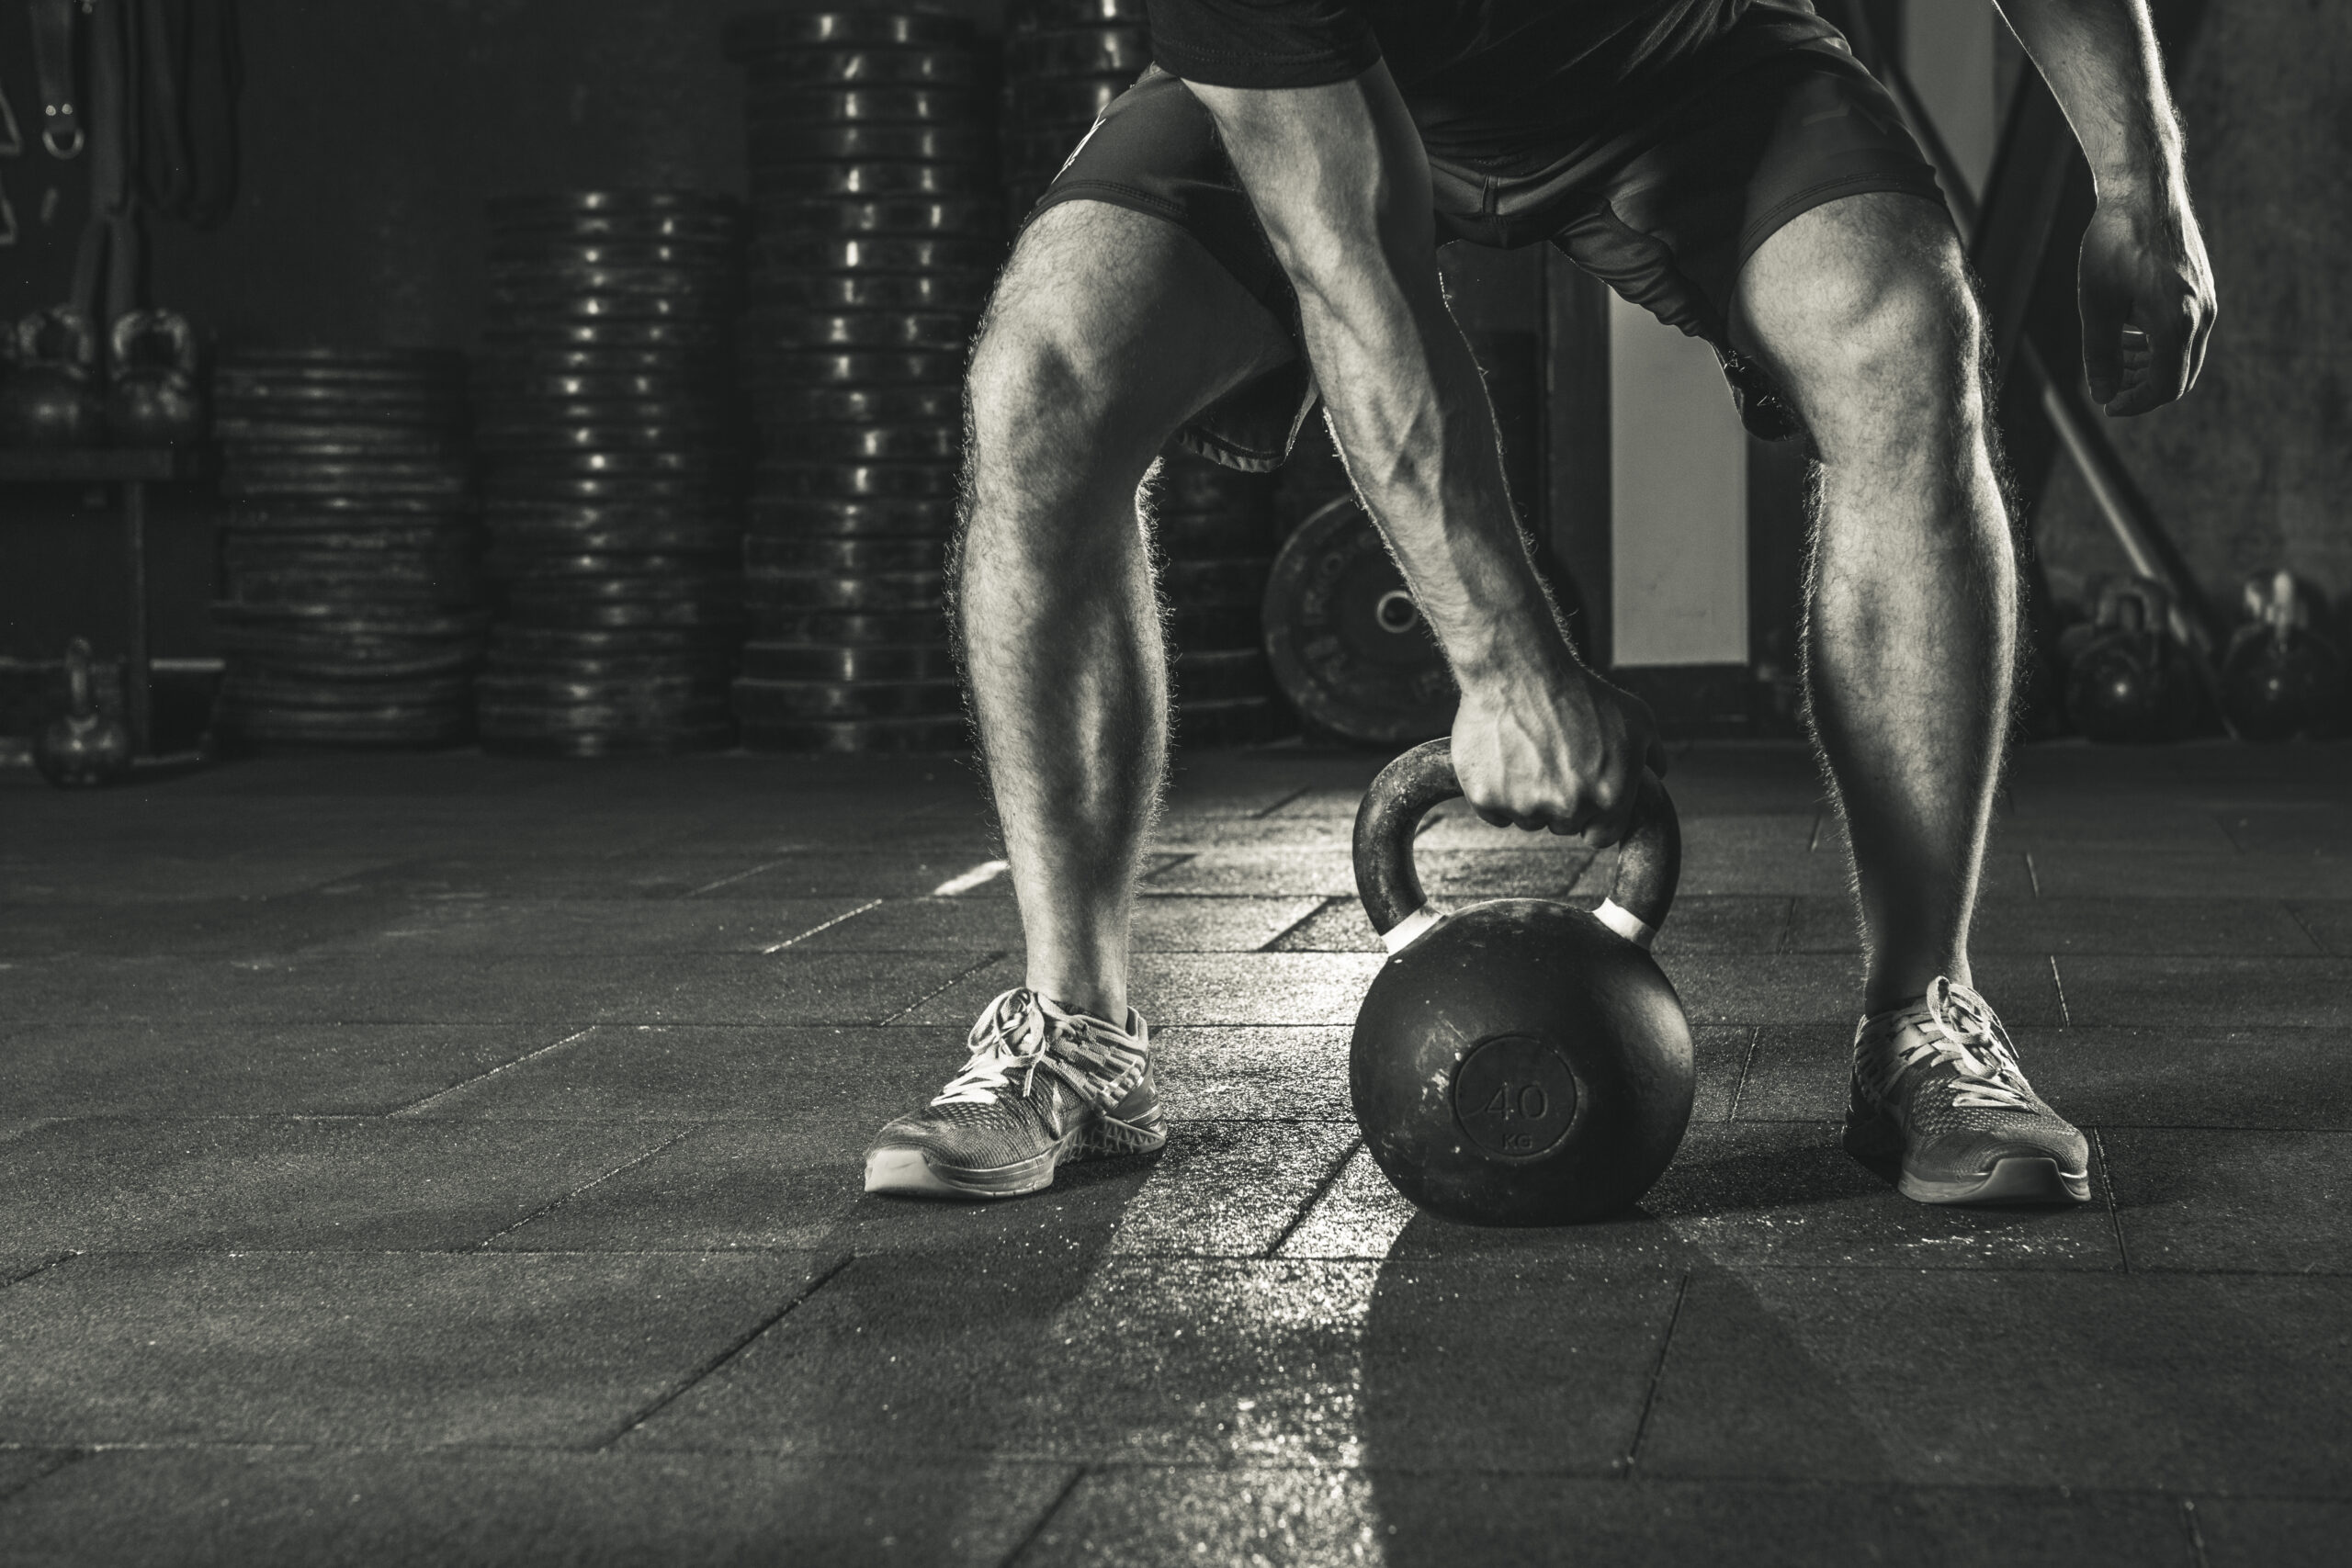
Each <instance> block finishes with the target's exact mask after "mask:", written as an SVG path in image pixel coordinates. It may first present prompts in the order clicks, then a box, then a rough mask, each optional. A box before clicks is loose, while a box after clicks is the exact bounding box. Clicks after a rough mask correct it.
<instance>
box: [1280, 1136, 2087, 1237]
mask: <svg viewBox="0 0 2352 1568" xmlns="http://www.w3.org/2000/svg"><path fill="white" fill-rule="evenodd" d="M2093 1179H2094V1182H2098V1180H2099V1178H2098V1176H2097V1175H2096V1174H2095V1175H2094V1178H2093ZM1281 1256H1283V1257H1285V1258H1471V1257H1510V1258H1521V1259H1528V1260H1535V1259H1541V1260H1543V1261H1544V1262H1546V1263H1554V1264H1558V1265H1562V1266H1566V1267H1576V1268H1609V1267H1622V1266H1623V1265H1625V1264H1627V1263H1631V1262H1639V1263H1642V1264H1645V1265H1649V1266H1659V1267H1671V1268H1685V1269H1703V1268H1711V1267H1731V1266H1747V1265H1755V1266H1758V1267H1772V1268H1825V1267H1837V1268H1848V1269H2120V1268H2121V1267H2122V1265H2123V1258H2122V1254H2121V1253H2120V1250H2119V1249H2118V1247H2117V1246H2116V1240H2115V1230H2114V1225H2113V1223H2112V1221H2111V1220H2110V1218H2109V1214H2108V1211H2107V1207H2106V1204H2105V1203H2104V1202H2103V1201H2102V1202H2097V1203H2091V1204H2085V1205H2079V1206H2075V1207H2070V1208H2066V1209H2050V1210H2026V1209H2018V1210H1977V1209H1952V1208H1924V1207H1922V1206H1921V1205H1918V1204H1915V1203H1913V1202H1911V1201H1909V1200H1908V1199H1905V1198H1904V1197H1903V1196H1902V1195H1901V1194H1900V1193H1898V1192H1896V1191H1895V1190H1894V1187H1893V1186H1892V1185H1891V1184H1890V1182H1889V1181H1888V1180H1887V1179H1886V1177H1885V1176H1884V1174H1883V1173H1881V1172H1876V1171H1873V1170H1871V1169H1870V1168H1866V1167H1864V1166H1862V1165H1861V1164H1860V1163H1859V1162H1857V1161H1856V1160H1855V1159H1854V1158H1853V1157H1852V1156H1849V1155H1848V1154H1847V1153H1846V1152H1845V1151H1844V1150H1843V1149H1841V1148H1839V1147H1838V1128H1837V1126H1836V1125H1835V1124H1834V1123H1833V1124H1827V1125H1824V1124H1820V1123H1772V1124H1769V1125H1761V1126H1759V1125H1753V1124H1750V1125H1733V1126H1728V1127H1723V1126H1715V1127H1693V1128H1691V1131H1690V1133H1689V1134H1687V1135H1686V1136H1685V1137H1684V1139H1683V1143H1682V1147H1681V1149H1680V1150H1679V1152H1678V1153H1677V1154H1676V1156H1675V1158H1674V1163H1673V1164H1672V1165H1671V1166H1669V1167H1668V1168H1667V1171H1666V1174H1665V1175H1664V1176H1662V1177H1660V1178H1659V1179H1658V1182H1657V1186H1655V1187H1653V1188H1651V1189H1650V1190H1649V1193H1648V1195H1647V1196H1645V1198H1644V1199H1643V1200H1642V1201H1641V1204H1640V1206H1639V1208H1638V1209H1637V1210H1635V1211H1633V1212H1629V1213H1626V1214H1624V1215H1622V1216H1619V1217H1616V1218H1612V1219H1606V1220H1600V1221H1597V1222H1592V1223H1589V1224H1581V1225H1564V1226H1555V1227H1547V1228H1538V1229H1532V1230H1511V1229H1487V1228H1482V1227H1479V1226H1476V1225H1464V1224H1453V1223H1452V1222H1450V1221H1446V1220H1442V1219H1439V1218H1437V1217H1435V1216H1431V1215H1424V1214H1419V1213H1417V1212H1416V1211H1415V1210H1414V1209H1413V1207H1412V1205H1411V1204H1409V1203H1408V1202H1407V1201H1405V1199H1404V1198H1403V1197H1402V1196H1400V1195H1399V1194H1398V1193H1397V1190H1396V1189H1394V1188H1393V1187H1391V1186H1389V1184H1388V1181H1387V1179H1386V1178H1385V1177H1384V1176H1382V1175H1381V1173H1380V1169H1379V1167H1377V1166H1376V1165H1374V1163H1373V1161H1372V1159H1371V1157H1370V1156H1368V1155H1363V1154H1359V1155H1358V1156H1356V1157H1355V1158H1353V1159H1351V1161H1350V1162H1349V1165H1348V1168H1347V1169H1346V1170H1345V1171H1344V1172H1342V1173H1341V1175H1340V1179H1339V1180H1338V1181H1337V1182H1335V1183H1333V1184H1332V1187H1331V1190H1329V1192H1327V1193H1326V1194H1324V1196H1323V1197H1322V1199H1321V1200H1320V1201H1318V1202H1317V1204H1316V1206H1315V1208H1314V1210H1313V1211H1312V1212H1311V1213H1309V1214H1308V1215H1307V1217H1306V1220H1305V1221H1304V1222H1302V1223H1301V1224H1299V1226H1298V1228H1297V1229H1296V1231H1295V1232H1294V1233H1293V1234H1292V1235H1291V1236H1290V1237H1289V1239H1288V1240H1287V1241H1286V1242H1285V1243H1284V1244H1283V1247H1282V1249H1281Z"/></svg>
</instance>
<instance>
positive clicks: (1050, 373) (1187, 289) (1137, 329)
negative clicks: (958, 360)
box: [972, 200, 1294, 461]
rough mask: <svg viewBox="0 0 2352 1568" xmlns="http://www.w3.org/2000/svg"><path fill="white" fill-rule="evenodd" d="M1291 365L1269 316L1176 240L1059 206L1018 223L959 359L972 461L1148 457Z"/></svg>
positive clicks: (1287, 343) (1167, 230) (1186, 242)
mask: <svg viewBox="0 0 2352 1568" xmlns="http://www.w3.org/2000/svg"><path fill="white" fill-rule="evenodd" d="M1293 353H1294V350H1293V348H1292V344H1291V340H1290V337H1289V334H1288V333H1285V332H1284V331H1283V327H1282V325H1281V323H1279V322H1278V321H1276V320H1275V318H1274V316H1273V315H1272V312H1271V311H1269V310H1267V309H1266V308H1265V307H1264V306H1263V305H1261V304H1260V303H1259V302H1258V300H1257V299H1254V298H1252V297H1251V296H1250V293H1249V292H1248V291H1247V290H1246V289H1244V288H1242V287H1241V285H1239V284H1238V283H1237V282H1236V281H1234V278H1233V276H1232V275H1231V274H1230V273H1228V272H1227V270H1226V269H1225V268H1224V267H1222V266H1220V265H1218V264H1217V262H1216V260H1215V259H1214V258H1212V257H1211V256H1210V254H1209V253H1208V252H1207V251H1206V250H1205V249H1204V248H1203V247H1202V245H1201V243H1200V242H1199V241H1197V240H1195V239H1194V238H1193V236H1192V235H1190V234H1188V233H1186V232H1185V231H1183V230H1182V229H1180V228H1178V227H1177V226H1176V225H1175V224H1173V223H1170V222H1169V221H1167V220H1164V219H1160V218H1156V217H1153V216H1150V215H1149V214H1147V213H1142V212H1136V211H1133V210H1130V209H1125V208H1122V207H1114V206H1111V205H1109V204H1107V203H1104V202H1099V201H1086V200H1073V201H1064V202H1061V203H1059V204H1058V205H1056V206H1053V207H1049V208H1047V209H1046V210H1044V211H1042V212H1040V213H1038V214H1037V216H1036V217H1035V220H1033V221H1031V223H1030V224H1029V226H1028V227H1027V229H1026V230H1025V231H1023V234H1022V236H1021V241H1020V243H1019V244H1018V245H1017V246H1015V248H1014V250H1013V254H1012V261H1011V262H1010V263H1009V264H1008V265H1006V267H1005V270H1004V273H1003V276H1001V278H1000V279H999V280H998V283H997V288H996V293H995V297H994V298H993V299H992V300H991V301H990V303H989V310H988V315H987V317H986V319H985V321H984V322H983V324H982V328H981V334H980V343H979V346H978V350H977V351H976V352H975V355H974V359H973V370H972V376H973V389H972V390H973V398H972V404H973V416H974V421H975V433H976V434H977V435H978V437H979V439H980V440H981V442H982V445H983V447H984V448H985V447H986V446H988V445H989V443H990V442H991V440H1000V441H1004V442H1008V443H1013V444H1016V445H1021V446H1029V445H1032V444H1034V442H1035V440H1036V439H1037V438H1039V437H1040V436H1043V435H1045V434H1048V433H1049V432H1050V433H1051V434H1053V435H1054V437H1055V438H1056V439H1057V440H1058V441H1062V442H1066V443H1068V444H1069V445H1068V446H1067V450H1068V452H1069V456H1070V457H1071V458H1072V460H1074V461H1084V460H1086V459H1087V457H1088V456H1089V454H1090V453H1094V452H1107V451H1112V450H1116V451H1120V452H1125V451H1127V450H1130V449H1136V450H1142V451H1144V452H1145V453H1146V454H1147V455H1148V453H1151V452H1156V451H1158V449H1159V446H1161V445H1163V444H1164V443H1165V442H1166V441H1167V439H1168V438H1169V436H1170V434H1173V433H1174V432H1175V430H1176V429H1177V427H1178V426H1179V425H1181V424H1182V423H1184V421H1186V420H1187V419H1189V418H1191V417H1192V415H1193V414H1194V413H1195V412H1199V411H1200V410H1201V409H1203V408H1204V407H1206V406H1207V405H1208V404H1209V403H1211V402H1214V401H1215V400H1216V399H1218V398H1219V397H1222V396H1223V395H1224V394H1225V393H1226V392H1227V391H1229V390H1231V389H1233V388H1235V387H1237V386H1239V385H1241V384H1242V383H1244V382H1246V381H1248V380H1250V379H1251V378H1254V377H1256V376H1258V375H1260V374H1261V373H1263V372H1264V371H1266V370H1267V369H1270V368H1272V367H1276V366H1279V365H1281V364H1283V363H1284V362H1285V361H1287V360H1288V359H1289V358H1291V357H1292V355H1293ZM982 456H983V457H985V456H986V453H985V451H984V452H983V454H982Z"/></svg>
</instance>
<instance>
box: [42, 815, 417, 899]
mask: <svg viewBox="0 0 2352 1568" xmlns="http://www.w3.org/2000/svg"><path fill="white" fill-rule="evenodd" d="M80 830H81V831H83V832H85V833H86V832H87V831H88V825H87V824H84V825H83V826H82V828H81V829H80ZM384 858H385V857H382V856H370V855H352V854H348V853H345V854H342V855H327V856H317V857H297V856H291V855H277V854H244V853H223V854H216V855H189V854H185V853H182V854H174V853H170V852H159V853H151V854H132V853H127V852H124V851H123V849H122V848H121V847H119V846H117V845H115V844H113V843H112V842H111V841H109V840H106V839H105V838H103V837H102V836H96V835H94V836H92V837H91V838H90V839H89V840H88V841H87V842H86V843H84V844H81V845H79V846H77V848H76V850H75V851H74V852H72V853H46V852H45V853H40V854H26V853H18V854H15V855H10V856H8V857H6V859H0V886H5V887H6V889H7V893H8V901H9V902H10V903H11V904H60V905H81V904H94V903H107V904H166V903H198V904H217V903H220V902H224V901H226V900H230V899H237V898H279V897H288V896H290V895H293V894H297V893H304V892H309V891H311V890H314V889H319V888H323V887H325V886H329V885H331V884H334V883H338V882H344V881H348V880H350V879H351V878H353V877H355V876H357V875H360V874H365V873H368V872H369V871H372V870H373V869H375V868H376V867H378V866H379V865H381V864H382V863H383V862H384Z"/></svg>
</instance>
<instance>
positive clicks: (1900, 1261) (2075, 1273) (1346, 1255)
mask: <svg viewBox="0 0 2352 1568" xmlns="http://www.w3.org/2000/svg"><path fill="white" fill-rule="evenodd" d="M817 1250H820V1249H817V1248H811V1247H806V1246H791V1245H786V1244H782V1243H774V1244H771V1243H756V1244H753V1243H746V1244H744V1245H741V1246H734V1247H707V1246H706V1247H484V1246H482V1245H481V1244H479V1243H469V1244H466V1245H464V1246H451V1247H256V1246H251V1245H247V1244H244V1243H232V1244H228V1245H222V1246H210V1247H196V1246H190V1247H81V1248H76V1249H74V1250H73V1251H70V1252H62V1253H60V1254H58V1255H57V1256H56V1257H54V1258H50V1259H49V1260H47V1261H46V1262H44V1263H42V1264H40V1266H38V1267H36V1268H34V1269H30V1270H28V1271H27V1272H25V1273H22V1274H19V1275H17V1277H16V1279H15V1280H10V1281H6V1282H0V1289H6V1288H8V1286H9V1285H12V1284H22V1283H24V1282H26V1281H27V1280H32V1279H34V1278H36V1277H38V1276H39V1275H40V1274H43V1273H46V1272H48V1271H49V1270H51V1269H55V1268H58V1267H60V1266H61V1265H63V1264H66V1263H71V1262H73V1261H74V1260H76V1259H78V1258H469V1259H476V1260H481V1261H488V1260H490V1259H492V1258H497V1259H512V1258H614V1259H621V1258H714V1259H715V1258H791V1257H795V1256H804V1255H807V1254H809V1253H810V1252H812V1251H817ZM982 1250H994V1249H989V1248H983V1249H982ZM856 1256H857V1257H859V1258H891V1259H894V1260H898V1261H906V1260H909V1259H915V1260H921V1259H923V1258H938V1259H939V1260H940V1261H942V1262H943V1263H944V1262H950V1261H953V1260H954V1259H953V1258H950V1257H947V1256H945V1255H943V1254H942V1253H940V1252H938V1251H935V1250H933V1249H931V1248H926V1247H919V1246H915V1247H871V1248H869V1249H867V1250H865V1251H861V1252H859V1253H857V1254H856ZM1103 1258H1104V1261H1105V1262H1106V1263H1115V1264H1117V1265H1119V1266H1121V1267H1137V1266H1142V1265H1148V1264H1153V1263H1217V1264H1238V1265H1281V1266H1285V1267H1287V1266H1292V1265H1298V1264H1325V1263H1335V1264H1337V1263H1343V1264H1347V1265H1350V1266H1351V1267H1373V1266H1378V1265H1384V1264H1395V1265H1397V1266H1398V1267H1403V1268H1412V1269H1444V1268H1457V1267H1471V1266H1477V1267H1484V1266H1487V1265H1490V1264H1496V1263H1530V1262H1533V1263H1559V1264H1562V1265H1564V1266H1567V1267H1573V1268H1577V1269H1600V1270H1602V1271H1604V1272H1605V1271H1608V1270H1610V1269H1622V1270H1623V1272H1625V1273H1627V1274H1629V1275H1630V1274H1645V1275H1651V1276H1659V1275H1663V1274H1666V1273H1668V1272H1672V1271H1674V1268H1673V1267H1660V1266H1658V1265H1656V1264H1645V1263H1644V1262H1643V1260H1642V1259H1641V1258H1638V1257H1629V1256H1623V1255H1615V1254H1610V1253H1601V1254H1600V1255H1597V1256H1589V1257H1572V1256H1568V1255H1566V1254H1548V1255H1547V1254H1542V1253H1532V1252H1515V1251H1511V1250H1509V1249H1498V1250H1495V1251H1482V1252H1474V1253H1464V1254H1454V1255H1441V1254H1417V1255H1399V1254H1396V1253H1388V1252H1292V1253H1282V1254H1275V1253H1269V1252H1266V1251H1262V1250H1259V1251H1250V1252H1218V1251H1210V1250H1173V1249H1171V1250H1159V1249H1143V1248H1139V1249H1137V1250H1134V1251H1127V1250H1118V1251H1106V1252H1105V1253H1104V1254H1103ZM1675 1267H1679V1266H1675ZM1693 1272H1721V1273H1733V1274H1749V1273H1754V1274H1820V1275H1852V1276H1854V1277H1856V1278H1862V1277H1869V1276H1880V1275H1885V1274H1889V1273H1896V1272H1900V1273H1904V1274H1911V1275H1922V1274H1933V1275H1938V1276H1988V1277H1990V1276H1998V1277H2001V1278H2004V1279H2015V1280H2035V1279H2061V1278H2091V1277H2094V1276H2105V1277H2108V1278H2112V1279H2118V1280H2123V1279H2129V1280H2157V1279H2163V1280H2203V1279H2221V1280H2352V1269H2227V1268H2177V1267H2171V1266H2168V1265H2165V1264H2161V1263H2158V1264H2149V1263H2135V1264H2134V1265H2133V1266H2132V1268H2131V1271H2130V1272H2129V1273H2128V1274H2127V1273H2126V1272H2125V1271H2124V1270H2122V1269H2119V1268H2118V1267H2116V1266H2115V1265H2114V1264H2113V1263H2103V1264H2087V1265H2084V1266H2080V1267H2076V1266H2071V1265H2066V1264H2052V1263H2041V1264H2035V1265H2030V1266H2027V1265H2018V1264H2010V1263H2005V1262H1987V1263H1982V1264H1973V1263H1965V1262H1953V1263H1941V1262H1938V1261H1935V1260H1934V1259H1932V1258H1908V1257H1901V1258H1888V1259H1887V1260H1886V1261H1884V1262H1879V1263H1857V1262H1852V1261H1848V1260H1838V1261H1826V1260H1815V1259H1808V1258H1789V1259H1778V1258H1732V1259H1728V1260H1724V1261H1719V1262H1710V1263H1709V1264H1708V1265H1707V1266H1706V1268H1705V1269H1700V1270H1695V1271H1693Z"/></svg>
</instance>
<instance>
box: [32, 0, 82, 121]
mask: <svg viewBox="0 0 2352 1568" xmlns="http://www.w3.org/2000/svg"><path fill="white" fill-rule="evenodd" d="M31 6H32V24H33V72H34V74H35V75H37V76H38V77H39V78H40V144H41V145H42V146H44V147H46V148H48V149H49V155H50V156H51V157H52V158H78V157H80V156H81V155H82V149H83V148H84V147H85V146H86V145H87V144H88V140H89V139H88V137H87V136H86V135H85V133H84V131H83V130H82V109H81V103H80V96H79V94H77V93H76V92H75V91H74V20H75V18H76V17H79V16H80V14H81V11H82V6H81V5H80V4H79V0H31Z"/></svg>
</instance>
